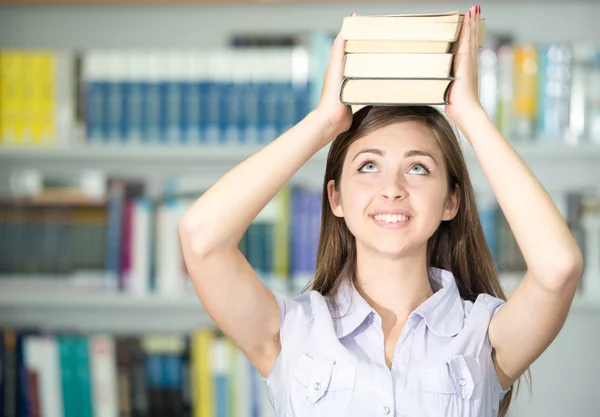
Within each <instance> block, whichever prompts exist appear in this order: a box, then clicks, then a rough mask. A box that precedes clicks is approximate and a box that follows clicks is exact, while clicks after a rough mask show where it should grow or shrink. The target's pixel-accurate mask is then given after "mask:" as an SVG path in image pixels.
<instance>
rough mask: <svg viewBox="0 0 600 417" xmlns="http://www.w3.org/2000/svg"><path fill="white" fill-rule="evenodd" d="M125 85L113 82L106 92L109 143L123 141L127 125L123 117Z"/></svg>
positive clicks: (106, 134) (119, 81)
mask: <svg viewBox="0 0 600 417" xmlns="http://www.w3.org/2000/svg"><path fill="white" fill-rule="evenodd" d="M124 85H125V83H124V82H123V81H121V80H111V81H110V82H109V83H108V85H107V91H106V132H105V134H104V136H105V138H106V140H107V142H108V143H119V142H122V141H123V138H124V130H125V123H124V117H123V104H124V94H123V90H124Z"/></svg>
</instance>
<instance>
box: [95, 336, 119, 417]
mask: <svg viewBox="0 0 600 417" xmlns="http://www.w3.org/2000/svg"><path fill="white" fill-rule="evenodd" d="M89 345H90V361H91V379H92V390H93V391H92V393H93V403H94V406H93V407H94V417H115V416H116V415H117V411H118V406H117V392H116V388H117V370H116V365H117V362H116V356H115V345H114V339H113V338H112V337H110V336H108V335H96V336H94V337H92V338H91V339H90V342H89Z"/></svg>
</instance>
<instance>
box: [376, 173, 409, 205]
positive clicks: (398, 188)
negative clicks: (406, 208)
mask: <svg viewBox="0 0 600 417" xmlns="http://www.w3.org/2000/svg"><path fill="white" fill-rule="evenodd" d="M407 195H408V191H407V189H406V186H405V184H404V183H403V182H402V179H400V178H398V177H395V178H390V179H388V180H387V181H386V183H385V184H383V186H382V188H381V197H382V198H383V199H384V200H388V201H389V202H394V201H396V200H402V199H404V198H406V196H407Z"/></svg>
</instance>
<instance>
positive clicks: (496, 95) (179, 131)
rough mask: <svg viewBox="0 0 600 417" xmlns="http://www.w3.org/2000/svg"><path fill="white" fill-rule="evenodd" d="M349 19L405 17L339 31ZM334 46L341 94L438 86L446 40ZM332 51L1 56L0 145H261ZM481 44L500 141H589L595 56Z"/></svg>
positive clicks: (301, 39)
mask: <svg viewBox="0 0 600 417" xmlns="http://www.w3.org/2000/svg"><path fill="white" fill-rule="evenodd" d="M451 16H452V15H451ZM438 17H439V16H438ZM415 18H416V17H415ZM421 18H425V17H421ZM428 18H432V17H431V16H430V17H428ZM353 19H359V20H360V19H363V20H364V21H365V22H371V23H369V24H368V25H372V24H373V23H372V22H384V21H387V20H386V19H392V20H394V19H405V20H406V19H410V17H409V16H402V17H398V16H359V17H353V18H346V19H345V21H344V24H349V23H346V22H353V23H356V20H353ZM363 20H361V21H363ZM437 24H440V23H437ZM454 24H455V25H457V24H459V22H457V23H454ZM368 25H367V26H368ZM359 26H360V25H359ZM383 26H385V25H382V27H383ZM409 26H410V25H409ZM369 27H370V26H369ZM412 27H414V25H412ZM357 30H359V28H353V29H352V30H351V31H349V32H348V33H349V34H352V33H354V32H356V31H357ZM361 30H364V28H363V29H361ZM378 30H379V29H378ZM381 30H383V29H381ZM406 30H408V29H406ZM359 32H360V31H359ZM377 33H379V32H377ZM352 36H362V35H356V34H355V35H352ZM372 36H375V35H372ZM378 36H379V35H378ZM386 36H387V35H386ZM398 36H399V35H398ZM348 37H349V39H348V40H347V41H346V52H347V54H348V55H347V63H346V68H345V71H346V73H345V76H346V77H348V78H349V79H350V81H349V83H350V84H352V82H359V81H358V80H360V79H369V82H372V83H389V82H390V79H389V78H390V77H392V76H393V77H392V78H402V77H405V78H411V76H414V75H418V78H424V77H425V75H427V78H449V77H451V65H449V64H448V62H447V61H448V58H449V57H452V56H453V54H454V53H455V47H456V41H452V40H451V39H448V40H446V41H433V40H417V41H415V40H406V39H404V40H402V39H389V38H382V39H361V38H357V39H354V38H352V37H351V36H350V35H348ZM332 42H333V35H332V34H328V33H318V32H315V33H310V34H302V35H286V34H282V35H275V34H274V35H268V34H262V35H261V34H236V35H234V36H233V37H232V39H231V42H230V44H231V45H230V46H229V47H227V48H221V49H210V50H178V49H165V50H93V49H92V50H83V51H61V50H36V49H6V50H1V51H0V85H1V87H2V88H0V145H1V146H5V147H25V148H26V147H55V146H63V147H64V146H78V145H79V146H81V145H93V146H114V145H136V146H144V145H169V146H177V145H185V146H198V145H213V146H220V145H227V146H229V145H231V146H235V145H244V144H254V145H260V144H266V143H268V142H270V141H272V140H273V139H275V138H276V137H277V136H278V135H280V134H281V133H283V132H284V131H286V130H287V129H289V128H290V127H292V126H293V125H295V124H296V123H297V122H298V121H299V120H301V119H302V118H303V117H304V116H305V115H306V114H307V113H308V112H309V111H310V110H311V109H312V108H314V107H315V106H316V105H317V103H318V100H319V97H320V92H321V86H322V77H323V73H324V71H325V68H326V66H327V62H328V58H329V52H330V48H331V45H332ZM481 44H482V47H481V48H480V55H479V57H480V59H479V62H480V95H481V102H482V104H483V106H484V108H485V109H486V112H487V113H488V115H489V116H490V117H491V118H492V120H493V121H494V122H495V123H496V125H497V126H498V127H499V128H500V130H501V131H502V132H503V134H504V135H505V136H506V137H507V138H508V139H509V140H511V141H513V142H532V141H533V142H539V143H542V142H545V143H566V144H571V145H576V144H579V143H584V142H590V143H600V133H599V132H600V127H599V126H600V116H599V115H600V110H599V109H600V104H598V103H599V102H600V100H599V98H598V97H599V95H598V91H600V88H596V87H597V84H598V83H599V82H600V45H597V44H593V43H592V42H573V43H555V44H551V43H544V44H519V43H515V42H514V41H513V40H512V39H511V37H510V36H503V35H498V34H494V33H489V34H488V36H487V38H486V40H485V42H484V41H483V39H482V40H481ZM432 59H436V60H437V61H439V63H437V64H433V63H431V62H429V61H430V60H432ZM407 60H409V61H410V62H409V64H406V61H407ZM419 62H420V63H419ZM375 63H377V65H375ZM397 68H399V70H397V71H396V70H395V69H397ZM410 68H412V70H411V71H408V69H410ZM426 69H427V70H428V71H429V72H428V73H427V74H426V73H425V70H426ZM407 71H408V72H407ZM430 72H431V73H430ZM415 73H417V74H415ZM384 78H385V79H384ZM447 84H448V83H447ZM387 89H388V88H387V87H384V88H383V90H387ZM441 89H442V90H443V89H444V88H443V86H442V87H441ZM359 90H360V91H363V92H366V93H365V94H367V93H369V92H370V91H371V87H364V88H359ZM402 90H403V91H404V90H406V91H408V89H406V88H404V87H402ZM342 93H343V91H342ZM363 95H364V94H363ZM438 95H439V94H438ZM442 95H443V94H442ZM362 101H365V100H362Z"/></svg>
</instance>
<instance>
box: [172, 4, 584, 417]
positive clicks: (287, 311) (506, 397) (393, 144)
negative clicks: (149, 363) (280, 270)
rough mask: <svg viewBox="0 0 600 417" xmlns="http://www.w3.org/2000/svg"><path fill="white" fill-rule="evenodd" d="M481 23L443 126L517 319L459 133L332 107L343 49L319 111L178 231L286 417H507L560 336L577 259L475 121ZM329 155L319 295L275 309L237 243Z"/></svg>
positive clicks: (214, 303) (410, 112)
mask: <svg viewBox="0 0 600 417" xmlns="http://www.w3.org/2000/svg"><path fill="white" fill-rule="evenodd" d="M479 16H480V9H479V7H478V6H477V7H472V8H471V9H470V10H469V11H468V13H467V14H466V16H465V19H464V21H463V27H462V29H461V33H460V38H459V49H458V52H457V55H456V57H455V62H454V74H455V81H454V82H453V85H452V87H451V91H450V95H449V104H448V105H447V106H446V114H447V116H448V117H449V118H450V120H451V121H452V122H453V123H454V124H455V125H456V126H457V127H458V128H459V129H460V130H461V131H462V132H463V133H464V135H465V136H466V138H467V139H468V141H469V142H470V144H471V145H472V147H473V149H474V151H475V154H476V155H477V158H478V159H479V162H480V163H481V166H482V167H483V171H484V173H485V175H486V177H487V179H488V181H489V183H490V185H491V187H492V189H493V191H494V193H495V196H496V198H497V200H498V203H499V205H500V207H501V209H502V211H503V213H504V215H505V216H506V218H507V220H508V223H509V224H510V227H511V229H512V231H513V233H514V235H515V237H516V239H517V242H518V244H519V247H520V249H521V251H522V253H523V256H524V258H525V260H526V263H527V272H526V274H525V276H524V278H523V281H522V283H521V284H520V285H519V287H518V289H517V290H516V291H515V292H514V294H513V295H512V296H511V297H510V299H509V300H508V301H506V302H505V301H504V300H505V297H504V295H503V293H502V290H501V288H500V285H499V282H498V278H497V274H496V271H495V270H494V266H493V263H492V258H491V255H490V251H489V249H488V247H487V245H486V242H485V239H484V235H483V232H482V228H481V225H480V222H479V219H478V215H477V207H476V206H475V202H474V196H473V188H472V186H471V182H470V180H469V175H468V172H467V168H466V165H465V161H464V159H463V155H462V153H461V151H460V147H459V145H458V141H457V138H456V136H455V134H454V131H453V129H452V128H451V126H450V124H449V123H448V122H447V120H446V118H445V117H444V116H443V115H442V114H440V113H439V112H438V111H437V110H435V109H434V108H431V107H366V108H363V109H362V110H360V111H359V112H357V113H356V114H355V115H354V116H353V115H352V112H351V109H350V108H349V107H348V106H345V105H343V104H341V103H340V101H339V95H338V93H339V86H340V83H341V81H342V73H343V62H344V43H343V41H342V40H341V39H340V38H339V36H338V38H337V39H336V40H335V42H334V45H333V49H332V53H331V57H330V62H329V66H328V69H327V71H326V74H325V82H324V87H323V91H322V95H321V100H320V103H319V105H318V106H317V108H316V109H315V110H313V111H312V112H311V113H310V114H309V115H308V116H307V117H306V118H305V119H304V120H302V121H301V122H300V123H298V125H296V126H295V127H294V128H292V129H290V130H289V131H288V132H286V133H284V134H283V135H282V136H281V137H279V138H278V139H276V140H275V141H273V142H272V143H270V144H268V145H267V146H265V147H264V148H263V149H262V150H261V151H259V152H257V153H256V154H255V155H253V156H251V157H250V158H248V159H246V160H245V161H243V162H241V163H240V164H239V165H238V166H236V167H235V168H233V169H232V170H231V171H230V172H229V173H227V174H226V175H225V176H223V177H222V178H221V179H220V180H219V181H218V182H217V183H215V184H214V185H213V186H212V187H211V188H210V189H209V190H208V191H207V192H206V193H205V194H204V195H203V196H202V197H201V198H199V199H198V200H197V201H196V202H195V203H194V204H193V205H192V207H191V208H190V209H189V211H188V212H187V213H186V214H185V215H184V217H183V218H182V220H181V223H180V230H179V233H180V238H181V243H182V246H183V252H184V257H185V261H186V264H187V267H188V269H189V272H190V274H191V277H192V279H193V281H194V284H195V288H196V291H197V293H198V296H199V298H200V300H201V302H202V304H203V306H204V308H205V309H206V311H207V312H208V314H209V315H210V316H211V317H212V319H213V320H214V321H215V323H216V324H217V325H218V326H219V327H220V328H221V329H222V330H223V332H224V333H225V334H227V335H228V336H229V337H230V338H231V339H232V340H233V341H234V342H235V343H236V344H237V345H238V346H239V348H240V349H241V350H242V351H243V352H244V353H245V354H246V356H247V357H248V359H249V360H250V362H251V363H252V364H253V365H254V366H255V367H256V369H257V370H258V372H260V374H261V375H262V376H263V377H264V378H265V380H266V383H267V386H268V388H269V392H270V396H271V401H272V403H273V405H274V407H275V409H276V412H277V415H278V416H327V417H334V416H361V417H362V416H410V417H413V416H436V417H439V416H452V417H458V416H462V417H465V416H473V417H474V416H477V417H482V416H496V415H502V416H503V415H505V413H506V410H507V408H508V405H509V403H510V399H511V395H512V390H511V389H510V388H511V387H512V385H513V383H514V382H515V381H516V380H517V379H518V378H519V377H520V376H521V375H522V374H523V373H524V372H525V371H526V370H527V369H528V367H529V366H530V365H531V363H532V362H533V361H534V360H535V359H536V358H537V357H538V356H539V355H540V354H541V353H542V352H543V351H544V350H545V349H546V348H547V347H548V345H549V344H550V343H551V342H552V340H553V339H554V338H555V337H556V335H557V333H558V332H559V330H560V329H561V327H562V325H563V323H564V321H565V319H566V317H567V313H568V310H569V307H570V305H571V302H572V299H573V297H574V294H575V291H576V287H577V285H578V281H579V278H580V275H581V273H582V263H583V261H582V256H581V253H580V251H579V249H578V247H577V245H576V243H575V240H574V239H573V237H572V236H571V234H570V233H569V229H568V228H567V226H566V224H565V222H564V221H563V219H562V217H561V215H560V213H559V211H558V210H557V208H556V207H555V205H554V204H553V202H552V200H551V199H550V198H549V196H548V194H547V193H546V192H545V191H544V189H543V187H542V186H541V185H540V184H539V182H538V181H537V179H536V178H535V177H534V176H533V174H532V173H531V172H530V170H529V169H528V168H527V166H526V165H525V164H524V163H523V161H522V160H521V159H520V158H519V155H518V154H517V153H516V152H515V151H514V150H513V149H512V148H511V146H510V145H509V143H508V142H507V141H506V140H505V139H504V138H503V137H502V135H501V134H500V133H499V132H498V130H497V129H496V127H495V126H494V125H493V123H492V122H491V121H490V120H489V118H488V117H487V116H486V114H485V112H484V111H483V109H482V107H481V104H480V103H479V99H478V93H477V49H478V45H477V39H478V31H479V21H480V17H479ZM333 138H335V140H334V141H333V143H332V145H331V149H330V151H329V155H328V159H327V166H326V173H325V180H324V185H323V205H322V209H323V210H322V222H321V236H320V241H319V249H318V256H317V270H316V274H315V277H314V280H313V282H312V290H311V291H307V292H304V293H303V294H301V295H299V296H298V297H296V298H294V299H292V298H287V297H283V296H281V295H278V294H273V293H272V292H271V291H269V290H268V289H267V288H265V287H264V286H263V285H262V284H261V282H260V281H259V279H258V278H257V276H256V275H255V273H254V272H253V270H252V268H251V267H250V265H249V264H248V262H247V261H246V259H244V257H243V255H242V254H241V253H240V251H239V250H238V242H239V240H240V239H241V237H242V235H243V233H244V232H245V230H246V229H247V228H248V226H249V225H250V224H251V222H252V220H253V219H254V218H255V217H256V215H257V214H258V213H259V212H260V211H261V209H262V208H263V207H264V206H265V205H266V204H267V203H268V202H269V201H270V200H271V199H272V198H273V197H274V196H275V194H276V193H277V192H278V191H279V190H280V189H281V188H282V187H283V186H284V185H285V184H286V182H287V181H288V180H289V179H290V178H291V177H292V175H293V174H294V173H295V172H296V171H297V170H298V169H299V168H300V167H301V166H302V165H303V164H304V163H305V162H306V161H307V160H308V159H309V158H310V157H311V156H312V155H313V154H315V153H316V152H317V151H318V150H319V149H321V148H322V147H324V146H325V145H326V144H328V143H329V142H330V141H331V140H332V139H333Z"/></svg>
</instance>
